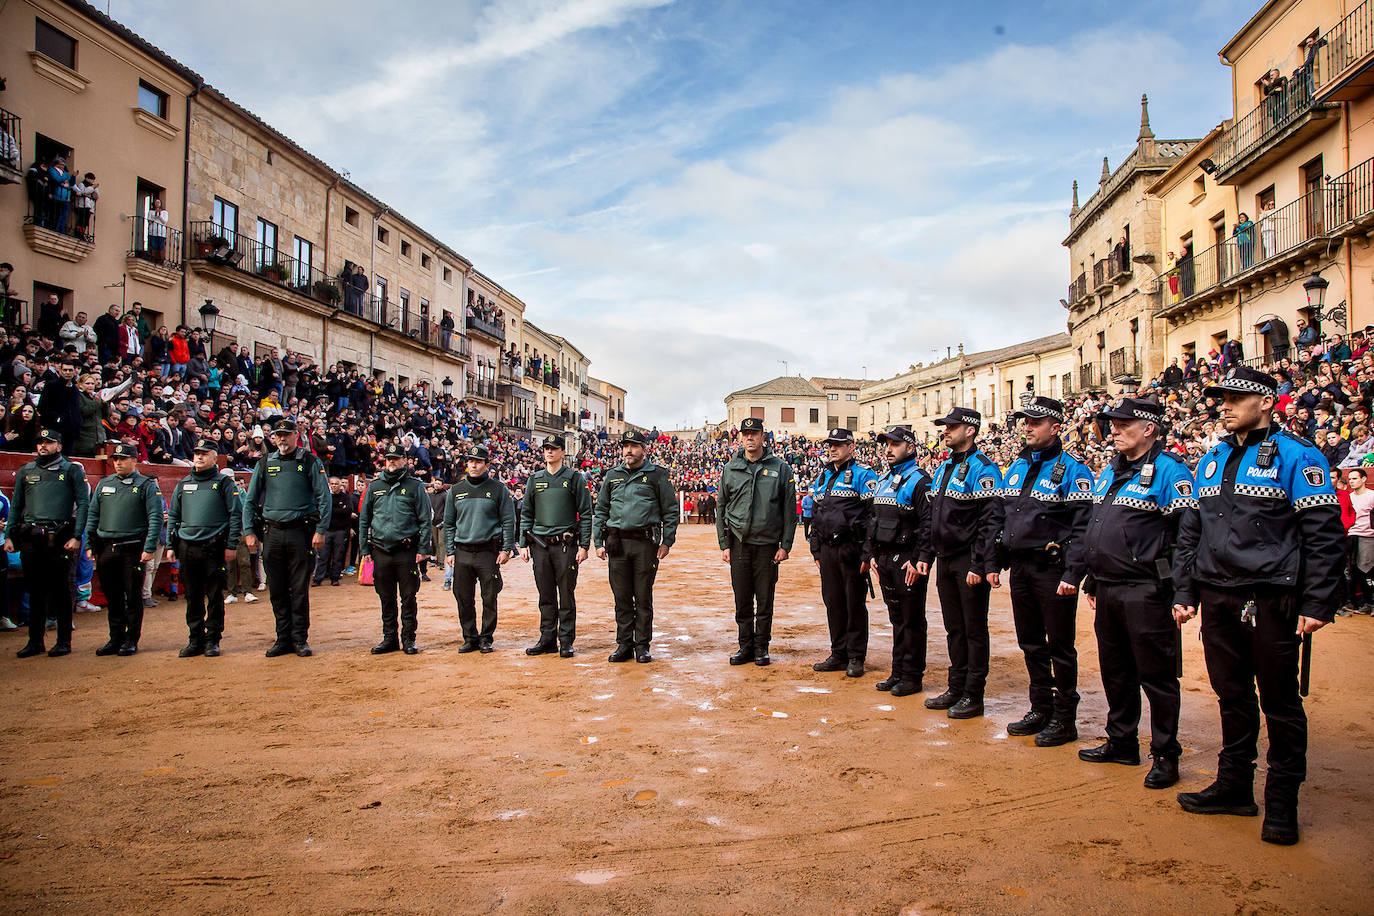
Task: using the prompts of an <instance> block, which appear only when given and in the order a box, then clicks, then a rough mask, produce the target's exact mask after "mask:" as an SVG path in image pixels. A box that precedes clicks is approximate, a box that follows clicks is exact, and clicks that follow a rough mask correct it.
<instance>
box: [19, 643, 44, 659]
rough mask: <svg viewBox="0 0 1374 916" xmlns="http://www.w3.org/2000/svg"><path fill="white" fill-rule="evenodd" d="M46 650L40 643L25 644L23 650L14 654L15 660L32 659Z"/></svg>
mask: <svg viewBox="0 0 1374 916" xmlns="http://www.w3.org/2000/svg"><path fill="white" fill-rule="evenodd" d="M46 651H47V650H46V649H44V648H43V644H42V643H32V642H31V643H25V644H24V648H22V649H20V650H19V651H18V652H16V653H14V654H15V656H16V657H17V658H33V657H34V656H35V655H42V654H43V653H44V652H46Z"/></svg>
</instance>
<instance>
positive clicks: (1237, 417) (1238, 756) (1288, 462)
mask: <svg viewBox="0 0 1374 916" xmlns="http://www.w3.org/2000/svg"><path fill="white" fill-rule="evenodd" d="M1276 388H1277V386H1276V383H1275V381H1274V378H1273V377H1272V376H1270V375H1267V374H1265V373H1263V372H1258V371H1256V370H1253V369H1249V368H1246V367H1237V368H1235V369H1232V370H1231V371H1229V372H1228V373H1227V374H1226V376H1225V377H1224V378H1222V379H1220V380H1219V381H1218V382H1217V383H1216V384H1215V385H1212V386H1209V387H1208V388H1207V389H1206V391H1205V393H1206V394H1207V395H1211V396H1214V397H1219V398H1221V400H1222V408H1221V419H1222V422H1223V423H1224V424H1225V425H1226V429H1227V431H1229V432H1230V435H1229V436H1227V437H1226V438H1225V439H1223V440H1222V441H1221V442H1219V443H1217V445H1216V447H1215V448H1213V449H1212V450H1211V451H1210V452H1208V453H1207V455H1206V456H1205V457H1204V458H1203V459H1202V461H1201V463H1200V464H1199V465H1198V474H1197V497H1198V510H1199V511H1198V513H1197V516H1196V517H1194V518H1190V519H1188V520H1187V522H1186V523H1185V525H1184V527H1183V530H1182V531H1181V532H1180V539H1181V541H1182V543H1183V545H1184V547H1185V549H1186V550H1190V551H1194V554H1193V575H1192V583H1191V587H1189V588H1186V589H1180V590H1179V593H1178V596H1177V598H1176V599H1175V605H1176V606H1175V607H1174V616H1175V618H1176V619H1177V620H1178V622H1179V624H1180V625H1182V624H1183V623H1184V622H1185V621H1187V620H1189V619H1191V618H1192V617H1193V615H1194V614H1196V612H1197V607H1198V606H1199V605H1200V606H1201V608H1202V648H1203V652H1204V653H1205V655H1206V658H1207V675H1208V677H1209V678H1210V679H1211V682H1212V689H1213V690H1215V691H1216V693H1217V700H1218V702H1219V704H1220V706H1221V739H1222V746H1221V754H1220V756H1219V759H1218V762H1217V778H1216V781H1215V782H1213V783H1212V785H1210V786H1208V787H1207V788H1205V789H1203V790H1202V791H1201V792H1185V793H1181V794H1180V795H1179V796H1178V802H1179V804H1180V805H1181V806H1182V807H1183V808H1184V810H1186V811H1191V812H1193V813H1195V814H1238V815H1246V816H1251V817H1253V816H1254V815H1255V814H1257V813H1258V809H1257V808H1256V806H1255V802H1254V779H1255V758H1256V756H1257V752H1256V744H1257V742H1258V739H1259V725H1260V717H1259V714H1260V708H1261V707H1262V708H1263V709H1264V718H1265V724H1266V726H1267V728H1268V732H1269V755H1268V763H1269V775H1268V778H1267V779H1266V780H1265V785H1264V825H1263V827H1262V828H1261V832H1260V836H1261V838H1262V839H1263V840H1264V841H1265V842H1268V843H1278V844H1281V845H1292V844H1293V843H1296V842H1297V841H1298V787H1299V786H1300V785H1302V782H1303V780H1304V779H1305V778H1306V775H1307V716H1306V715H1305V714H1304V713H1303V708H1302V697H1301V695H1300V691H1299V682H1298V657H1299V651H1300V647H1301V646H1302V644H1303V640H1304V639H1305V638H1307V637H1308V636H1310V634H1312V633H1314V632H1316V631H1317V630H1319V629H1321V628H1322V627H1324V626H1325V625H1326V624H1328V623H1330V622H1331V620H1332V619H1333V618H1334V616H1335V613H1336V608H1337V607H1338V606H1339V605H1340V583H1341V563H1342V558H1343V556H1344V554H1343V553H1342V534H1343V530H1344V529H1343V528H1342V525H1341V513H1340V508H1339V506H1338V504H1337V502H1336V493H1335V490H1333V489H1332V486H1331V478H1330V468H1329V467H1328V465H1327V462H1326V459H1325V458H1324V457H1322V454H1321V452H1319V451H1317V449H1316V448H1314V447H1313V446H1312V444H1311V443H1310V442H1306V441H1304V440H1302V439H1299V438H1297V437H1296V436H1293V435H1291V434H1290V433H1288V432H1287V431H1286V430H1284V429H1281V428H1279V427H1277V426H1275V425H1274V424H1273V422H1272V417H1273V409H1274V398H1275V393H1276ZM1309 648H1310V644H1309ZM1256 685H1258V687H1259V701H1260V702H1259V705H1258V706H1257V705H1256V703H1255V687H1256Z"/></svg>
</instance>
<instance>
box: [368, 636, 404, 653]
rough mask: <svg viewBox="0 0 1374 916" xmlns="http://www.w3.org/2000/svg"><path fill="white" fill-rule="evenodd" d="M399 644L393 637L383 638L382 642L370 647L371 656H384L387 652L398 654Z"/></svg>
mask: <svg viewBox="0 0 1374 916" xmlns="http://www.w3.org/2000/svg"><path fill="white" fill-rule="evenodd" d="M400 650H401V644H400V642H398V641H397V639H396V637H395V636H383V637H382V641H381V642H379V643H377V645H375V646H373V647H372V654H373V655H386V654H387V653H388V652H399V651H400Z"/></svg>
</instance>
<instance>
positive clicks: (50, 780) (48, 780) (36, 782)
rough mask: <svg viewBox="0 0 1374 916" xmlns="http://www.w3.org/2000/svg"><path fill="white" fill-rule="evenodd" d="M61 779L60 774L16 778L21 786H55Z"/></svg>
mask: <svg viewBox="0 0 1374 916" xmlns="http://www.w3.org/2000/svg"><path fill="white" fill-rule="evenodd" d="M61 781H62V777H61V776H34V777H33V778H31V779H17V780H15V782H16V783H17V784H18V785H21V786H55V785H57V784H58V783H60V782H61Z"/></svg>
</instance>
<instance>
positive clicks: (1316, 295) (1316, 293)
mask: <svg viewBox="0 0 1374 916" xmlns="http://www.w3.org/2000/svg"><path fill="white" fill-rule="evenodd" d="M1330 285H1331V283H1330V282H1329V281H1328V280H1327V279H1326V278H1325V277H1323V276H1322V274H1321V271H1319V270H1314V271H1312V276H1310V277H1308V278H1307V279H1306V280H1304V281H1303V283H1302V288H1303V290H1304V291H1305V292H1306V293H1307V308H1308V310H1309V311H1310V312H1311V313H1312V315H1314V316H1315V317H1316V319H1317V321H1319V322H1321V321H1330V322H1333V323H1334V324H1336V325H1339V326H1340V328H1341V330H1342V331H1344V330H1345V327H1346V325H1345V320H1346V309H1345V300H1341V301H1340V302H1339V303H1338V304H1336V305H1334V306H1332V307H1331V309H1330V310H1329V311H1323V310H1322V307H1323V305H1324V304H1325V302H1326V289H1327V287H1329V286H1330Z"/></svg>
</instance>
